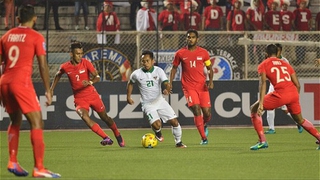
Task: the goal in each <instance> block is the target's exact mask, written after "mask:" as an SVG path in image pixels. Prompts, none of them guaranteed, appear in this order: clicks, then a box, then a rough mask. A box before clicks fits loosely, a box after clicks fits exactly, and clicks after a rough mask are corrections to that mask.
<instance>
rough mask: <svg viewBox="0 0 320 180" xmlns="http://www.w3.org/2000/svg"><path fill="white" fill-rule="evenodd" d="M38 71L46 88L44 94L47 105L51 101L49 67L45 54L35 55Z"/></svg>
mask: <svg viewBox="0 0 320 180" xmlns="http://www.w3.org/2000/svg"><path fill="white" fill-rule="evenodd" d="M37 60H38V65H39V72H40V75H41V79H42V81H43V84H44V88H45V90H46V92H45V95H46V98H47V102H46V105H47V106H49V105H50V104H51V103H52V94H51V90H50V78H49V67H48V64H47V60H46V57H45V55H40V56H37Z"/></svg>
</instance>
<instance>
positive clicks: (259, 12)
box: [246, 0, 264, 64]
mask: <svg viewBox="0 0 320 180" xmlns="http://www.w3.org/2000/svg"><path fill="white" fill-rule="evenodd" d="M263 15H264V6H263V4H262V1H261V0H251V3H250V7H249V8H248V9H247V12H246V17H247V18H246V19H247V23H248V30H249V31H262V30H263V24H264V17H263ZM249 37H250V38H252V35H250V36H249ZM249 52H250V53H254V52H255V53H257V56H258V62H259V63H260V62H261V61H262V60H263V59H264V54H263V53H262V52H264V51H263V48H262V46H261V45H257V46H256V50H254V46H253V45H249ZM250 62H251V64H254V63H255V58H254V57H252V58H250Z"/></svg>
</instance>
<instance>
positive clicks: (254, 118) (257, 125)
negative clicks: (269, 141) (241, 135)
mask: <svg viewBox="0 0 320 180" xmlns="http://www.w3.org/2000/svg"><path fill="white" fill-rule="evenodd" d="M251 122H252V124H253V127H254V129H255V130H256V132H257V134H258V136H259V140H260V142H265V141H266V137H265V135H264V132H263V126H262V118H261V116H258V114H257V113H254V114H251Z"/></svg>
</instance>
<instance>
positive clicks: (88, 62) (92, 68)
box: [82, 59, 96, 73]
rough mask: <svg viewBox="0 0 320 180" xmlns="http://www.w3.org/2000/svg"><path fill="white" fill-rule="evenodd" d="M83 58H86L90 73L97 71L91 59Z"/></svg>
mask: <svg viewBox="0 0 320 180" xmlns="http://www.w3.org/2000/svg"><path fill="white" fill-rule="evenodd" d="M82 60H85V62H86V67H87V68H88V70H89V72H90V73H93V72H94V71H96V68H95V67H94V66H93V64H92V63H91V62H90V61H89V60H87V59H82Z"/></svg>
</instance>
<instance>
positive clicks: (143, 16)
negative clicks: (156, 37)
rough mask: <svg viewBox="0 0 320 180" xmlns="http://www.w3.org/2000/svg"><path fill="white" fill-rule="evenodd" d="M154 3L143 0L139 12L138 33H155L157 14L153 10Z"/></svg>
mask: <svg viewBox="0 0 320 180" xmlns="http://www.w3.org/2000/svg"><path fill="white" fill-rule="evenodd" d="M151 5H152V1H148V0H142V1H141V6H142V8H141V9H139V11H138V12H137V19H136V28H137V31H154V30H156V27H157V13H156V11H155V10H154V9H152V8H151Z"/></svg>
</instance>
